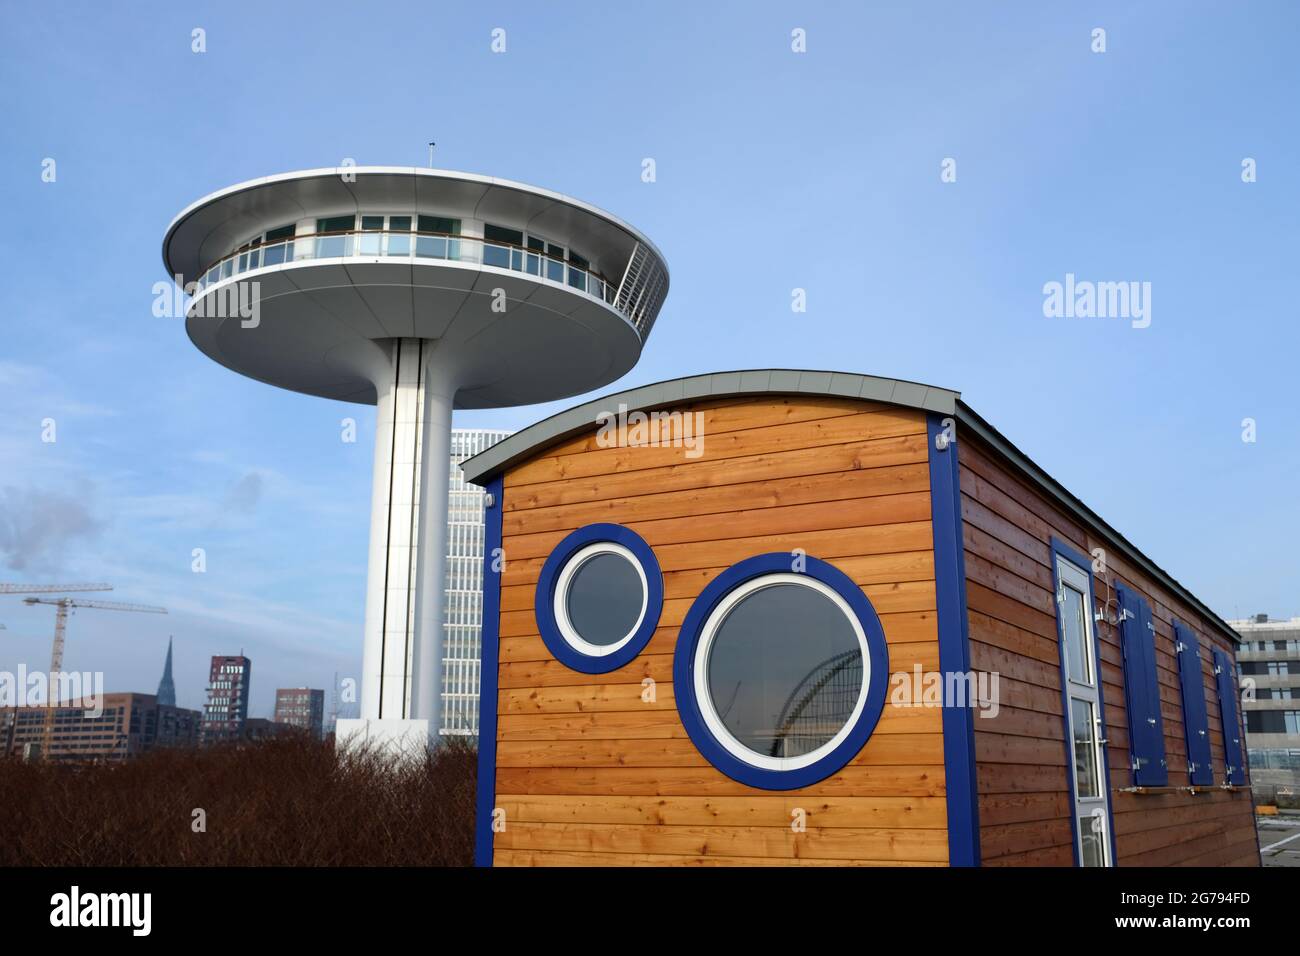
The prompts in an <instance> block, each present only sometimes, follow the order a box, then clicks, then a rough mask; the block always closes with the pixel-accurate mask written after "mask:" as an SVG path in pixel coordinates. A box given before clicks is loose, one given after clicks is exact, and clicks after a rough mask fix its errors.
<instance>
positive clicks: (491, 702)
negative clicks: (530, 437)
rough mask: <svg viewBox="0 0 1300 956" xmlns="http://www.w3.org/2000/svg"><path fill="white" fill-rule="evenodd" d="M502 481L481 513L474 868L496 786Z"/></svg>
mask: <svg viewBox="0 0 1300 956" xmlns="http://www.w3.org/2000/svg"><path fill="white" fill-rule="evenodd" d="M502 484H503V482H502V478H501V476H500V475H498V476H497V477H496V478H493V479H492V481H491V482H490V483H489V484H488V486H487V492H488V494H490V495H491V496H492V502H493V503H492V507H490V508H487V509H486V510H485V511H484V513H483V521H484V525H485V527H484V533H483V629H482V641H481V646H482V651H481V664H480V668H479V675H480V676H479V693H478V793H477V795H476V799H475V813H474V865H475V866H491V865H492V811H493V810H494V809H495V806H494V804H495V803H496V783H497V766H496V764H497V662H498V659H499V653H498V650H499V648H498V643H497V642H498V639H499V637H500V631H501V571H502V570H503V569H504V565H502V564H501V563H500V562H498V561H497V560H496V556H497V554H499V553H500V552H499V549H500V547H501V511H502V506H503V504H504V502H503V501H502V492H503V488H502Z"/></svg>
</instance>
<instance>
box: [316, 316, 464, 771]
mask: <svg viewBox="0 0 1300 956" xmlns="http://www.w3.org/2000/svg"><path fill="white" fill-rule="evenodd" d="M388 348H389V356H388V357H389V364H388V367H387V368H386V369H385V370H384V371H383V373H382V374H381V375H379V376H377V380H376V382H375V391H376V393H377V397H378V405H377V410H376V416H375V466H374V484H373V486H372V491H371V506H370V559H369V564H368V568H367V576H366V616H365V633H364V643H363V649H362V679H361V719H359V720H340V721H338V726H337V729H336V734H337V740H338V742H340V743H343V742H345V740H346V741H351V742H356V741H357V740H358V739H359V740H360V741H364V742H372V743H373V744H375V745H377V746H379V747H382V748H384V749H387V750H407V751H411V750H414V749H420V748H423V746H424V745H425V744H426V743H428V742H429V741H431V740H436V739H437V733H438V728H439V726H440V724H439V721H440V720H441V706H440V705H441V700H442V694H441V690H442V660H441V658H442V653H443V652H442V644H443V641H442V634H443V627H442V621H443V615H444V611H443V607H444V603H445V594H444V589H445V578H446V552H447V489H448V480H449V469H450V452H451V414H452V405H453V401H454V398H455V386H454V384H453V382H452V380H451V378H450V376H449V375H447V374H445V372H446V370H445V369H443V368H441V365H440V363H439V362H438V361H437V358H438V352H437V343H436V342H433V341H430V340H427V339H415V338H410V339H394V340H392V341H391V342H390V343H389V346H388Z"/></svg>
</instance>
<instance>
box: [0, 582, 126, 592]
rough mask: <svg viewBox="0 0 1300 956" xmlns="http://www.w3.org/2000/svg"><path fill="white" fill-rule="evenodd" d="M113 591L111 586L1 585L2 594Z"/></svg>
mask: <svg viewBox="0 0 1300 956" xmlns="http://www.w3.org/2000/svg"><path fill="white" fill-rule="evenodd" d="M111 590H113V585H111V584H0V594H65V593H67V592H68V591H111Z"/></svg>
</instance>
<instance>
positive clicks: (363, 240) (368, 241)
mask: <svg viewBox="0 0 1300 956" xmlns="http://www.w3.org/2000/svg"><path fill="white" fill-rule="evenodd" d="M382 239H383V236H381V235H380V234H379V233H377V232H368V233H362V234H361V235H360V236H357V252H359V253H360V254H361V255H363V256H377V255H379V246H380V240H382Z"/></svg>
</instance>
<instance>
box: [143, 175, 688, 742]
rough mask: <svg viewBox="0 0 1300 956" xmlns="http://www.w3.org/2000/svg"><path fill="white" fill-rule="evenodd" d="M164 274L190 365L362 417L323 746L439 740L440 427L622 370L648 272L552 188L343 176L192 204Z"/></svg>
mask: <svg viewBox="0 0 1300 956" xmlns="http://www.w3.org/2000/svg"><path fill="white" fill-rule="evenodd" d="M163 261H164V263H165V264H166V266H167V269H168V272H169V274H171V275H173V276H175V277H176V278H177V280H178V281H179V282H180V283H181V284H182V285H183V286H185V288H186V290H187V291H190V292H191V294H192V299H191V301H190V304H189V306H188V308H187V311H186V320H185V327H186V331H187V332H188V333H189V336H190V339H191V341H193V342H194V344H195V345H196V346H198V348H199V349H200V350H202V351H203V352H204V353H206V354H207V355H208V356H210V357H211V358H213V359H215V360H216V361H217V362H220V363H221V364H222V365H224V366H226V367H227V368H230V369H234V370H235V371H237V372H240V373H241V374H243V375H247V376H250V377H251V378H255V379H258V380H259V381H263V382H267V383H269V384H272V385H278V386H280V387H281V388H288V389H292V390H294V391H298V392H306V393H308V394H311V395H319V396H322V397H324V398H333V399H339V400H341V401H349V402H359V403H363V404H375V405H378V416H377V424H376V435H375V469H374V491H373V495H372V499H371V525H370V560H369V570H368V577H367V588H366V616H365V635H364V650H363V664H362V668H363V670H362V683H361V714H362V716H361V719H360V720H357V721H346V722H345V721H340V722H339V724H340V726H339V739H340V740H342V739H343V738H344V737H352V736H354V735H360V736H361V737H363V738H374V739H376V740H378V741H379V742H381V743H388V742H392V741H394V740H401V741H403V742H405V741H411V740H420V739H421V738H425V737H426V735H429V736H436V733H437V730H438V728H439V727H440V726H441V716H442V715H441V713H440V708H441V699H442V694H441V689H442V688H441V685H442V657H443V648H442V644H443V642H442V634H443V603H444V583H443V582H444V579H445V573H446V572H445V565H446V552H447V548H446V544H447V541H446V536H447V487H448V479H449V464H448V462H449V452H450V431H451V415H452V410H453V409H454V408H495V407H500V406H507V405H526V404H532V403H535V402H544V401H550V400H553V399H559V398H564V397H567V396H570V395H575V394H579V393H582V392H587V391H590V390H592V389H595V388H599V387H600V386H602V385H606V384H608V383H610V382H612V381H613V380H615V379H617V378H618V377H620V376H621V375H623V374H624V373H626V372H627V371H629V370H630V369H631V368H632V366H634V365H635V364H636V362H637V359H638V358H639V357H640V355H641V349H642V347H643V346H644V344H645V341H646V339H647V338H648V336H649V335H650V330H651V328H652V327H653V326H654V321H655V317H656V316H657V315H658V313H659V309H660V306H661V305H662V304H663V301H664V297H665V296H666V295H667V292H668V270H667V267H666V265H665V264H664V260H663V257H662V256H661V255H660V254H659V251H658V250H657V249H656V248H655V246H654V244H653V243H651V242H650V240H649V239H647V238H646V237H645V236H643V235H642V234H641V233H640V232H638V231H637V230H636V229H634V228H633V227H632V226H630V225H628V224H627V223H625V222H623V221H622V220H620V219H618V218H616V217H614V216H611V215H610V214H608V213H606V212H602V211H601V210H599V209H597V208H595V207H593V206H590V205H588V204H587V203H584V202H581V201H579V200H577V199H572V198H570V197H568V196H563V195H560V194H558V193H554V192H550V191H549V190H545V189H538V188H536V187H533V186H526V185H523V184H522V183H516V182H509V181H507V180H502V179H494V178H491V177H487V176H478V175H473V174H470V173H459V172H449V171H446V170H436V169H422V168H419V167H389V166H382V167H380V166H370V167H363V166H353V167H343V168H339V169H315V170H307V171H303V172H295V173H287V174H285V175H280V176H271V177H267V178H264V179H256V180H252V181H251V182H246V183H240V184H239V185H237V186H231V187H229V188H227V189H223V190H221V191H219V192H216V193H213V194H212V195H210V196H206V197H204V198H203V199H200V200H199V201H198V202H196V203H194V204H192V205H191V206H189V207H188V208H187V209H185V210H184V211H183V212H181V214H180V215H178V216H177V217H176V219H175V220H174V221H173V222H172V224H171V226H170V227H169V228H168V230H167V234H166V236H165V238H164V239H163Z"/></svg>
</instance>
